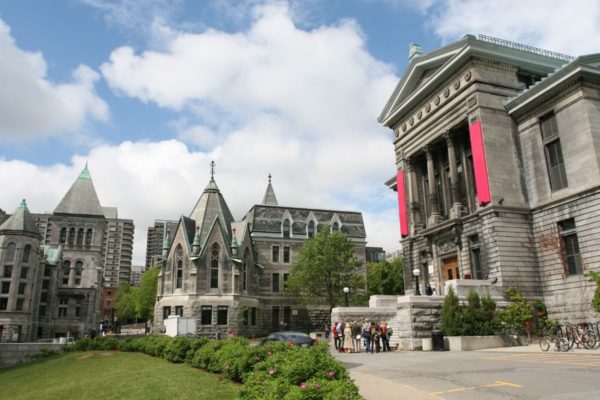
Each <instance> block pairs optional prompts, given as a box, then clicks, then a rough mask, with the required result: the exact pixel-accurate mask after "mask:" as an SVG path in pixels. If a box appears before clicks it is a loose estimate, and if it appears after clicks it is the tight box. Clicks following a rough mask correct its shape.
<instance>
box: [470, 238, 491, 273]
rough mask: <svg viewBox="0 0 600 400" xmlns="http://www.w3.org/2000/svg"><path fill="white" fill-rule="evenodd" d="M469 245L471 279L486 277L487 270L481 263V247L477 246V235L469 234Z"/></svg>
mask: <svg viewBox="0 0 600 400" xmlns="http://www.w3.org/2000/svg"><path fill="white" fill-rule="evenodd" d="M469 244H470V247H471V272H472V274H473V279H488V271H487V269H485V268H483V264H482V263H481V249H480V247H479V235H471V236H469Z"/></svg>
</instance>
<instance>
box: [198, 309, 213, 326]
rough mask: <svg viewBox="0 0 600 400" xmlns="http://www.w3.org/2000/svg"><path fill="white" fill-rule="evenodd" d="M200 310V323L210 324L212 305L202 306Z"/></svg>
mask: <svg viewBox="0 0 600 400" xmlns="http://www.w3.org/2000/svg"><path fill="white" fill-rule="evenodd" d="M200 310H201V311H200V324H201V325H212V306H202V307H201V308H200Z"/></svg>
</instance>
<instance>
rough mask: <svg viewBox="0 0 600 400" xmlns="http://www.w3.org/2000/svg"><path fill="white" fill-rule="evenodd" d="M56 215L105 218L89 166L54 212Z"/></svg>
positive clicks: (84, 169)
mask: <svg viewBox="0 0 600 400" xmlns="http://www.w3.org/2000/svg"><path fill="white" fill-rule="evenodd" d="M54 214H77V215H98V216H104V212H103V211H102V206H101V205H100V200H98V195H97V194H96V189H95V188H94V183H93V182H92V176H91V175H90V171H89V170H88V167H87V164H86V165H85V167H84V168H83V170H82V171H81V173H80V174H79V176H78V177H77V180H76V181H75V183H73V185H72V186H71V188H70V189H69V191H68V192H67V194H65V197H63V199H62V200H61V201H60V203H59V204H58V206H57V207H56V209H55V210H54Z"/></svg>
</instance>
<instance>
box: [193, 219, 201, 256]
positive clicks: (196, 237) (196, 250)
mask: <svg viewBox="0 0 600 400" xmlns="http://www.w3.org/2000/svg"><path fill="white" fill-rule="evenodd" d="M192 254H193V255H195V256H197V255H198V254H200V226H196V235H194V243H192Z"/></svg>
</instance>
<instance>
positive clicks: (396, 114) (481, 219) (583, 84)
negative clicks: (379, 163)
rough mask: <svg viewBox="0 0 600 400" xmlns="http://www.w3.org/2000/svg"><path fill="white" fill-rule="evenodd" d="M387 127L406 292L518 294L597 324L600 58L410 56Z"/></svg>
mask: <svg viewBox="0 0 600 400" xmlns="http://www.w3.org/2000/svg"><path fill="white" fill-rule="evenodd" d="M379 122H380V123H381V124H383V125H384V126H386V127H389V128H390V129H392V130H393V131H394V134H395V138H394V145H395V152H396V167H397V174H396V177H395V178H394V179H393V180H390V182H388V184H389V186H390V187H391V188H393V189H394V190H397V192H398V203H399V210H400V230H401V235H402V246H403V249H404V255H405V259H406V265H408V266H409V267H407V268H405V280H406V282H413V287H414V282H415V280H414V279H413V276H412V274H413V273H412V271H413V269H417V270H418V271H419V272H420V276H421V278H422V279H420V281H419V283H420V285H421V286H422V287H421V292H423V286H424V285H426V284H427V283H430V284H431V285H432V286H434V287H436V288H437V289H438V293H440V294H441V293H444V291H445V286H446V284H447V283H448V282H450V281H454V280H456V279H478V280H481V281H482V282H483V281H486V282H488V284H489V282H492V283H493V284H495V285H497V286H498V287H500V288H506V287H508V286H517V287H519V288H520V289H521V290H522V291H523V293H525V294H526V295H527V296H528V297H529V298H538V299H542V300H543V301H545V303H546V305H547V306H548V308H549V311H550V314H551V316H552V317H553V318H557V319H570V320H571V321H574V320H576V319H580V320H584V319H590V320H591V319H595V315H594V314H593V313H592V309H591V297H592V294H593V290H594V288H595V285H594V284H592V283H590V282H589V281H588V280H587V279H586V278H585V276H584V273H585V271H586V270H588V269H589V270H598V269H599V264H598V262H597V261H596V258H595V257H596V256H597V254H598V252H599V251H600V236H598V234H597V233H598V232H599V231H600V145H599V144H600V54H593V55H587V56H581V57H577V58H573V57H569V56H566V55H563V54H558V53H555V52H551V51H546V50H541V49H537V48H533V47H530V46H525V45H522V44H518V43H512V42H509V41H505V40H500V39H495V38H490V37H486V36H483V35H479V36H478V37H475V36H471V35H468V36H465V37H464V38H463V39H461V40H459V41H457V42H455V43H452V44H449V45H447V46H445V47H443V48H441V49H438V50H434V51H431V52H429V53H423V52H422V51H421V49H420V47H419V46H418V45H413V46H412V47H411V51H410V63H409V66H408V68H407V70H406V72H405V73H404V75H403V77H402V79H401V80H400V82H399V83H398V85H397V87H396V89H395V90H394V92H393V93H392V95H391V97H390V99H389V101H388V103H387V104H386V106H385V108H384V110H383V111H382V113H381V115H380V117H379ZM407 289H409V290H407V292H409V293H410V292H414V289H413V290H411V289H410V288H407Z"/></svg>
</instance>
